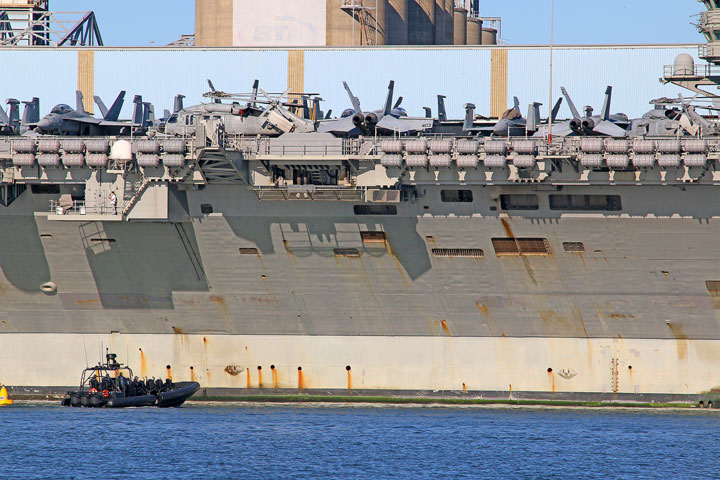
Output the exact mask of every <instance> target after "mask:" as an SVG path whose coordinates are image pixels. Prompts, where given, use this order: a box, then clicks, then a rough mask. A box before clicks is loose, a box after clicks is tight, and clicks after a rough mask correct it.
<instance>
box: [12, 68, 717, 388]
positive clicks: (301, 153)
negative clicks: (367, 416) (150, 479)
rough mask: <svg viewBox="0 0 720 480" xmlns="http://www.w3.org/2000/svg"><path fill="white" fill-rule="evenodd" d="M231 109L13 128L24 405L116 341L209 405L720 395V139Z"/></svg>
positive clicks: (149, 372)
mask: <svg viewBox="0 0 720 480" xmlns="http://www.w3.org/2000/svg"><path fill="white" fill-rule="evenodd" d="M676 67H678V68H676V69H675V70H673V71H672V72H671V73H672V74H677V75H676V76H679V77H682V80H689V79H690V80H692V79H693V78H695V77H693V75H695V69H694V67H693V70H692V72H693V75H690V74H688V72H687V71H686V67H687V65H685V64H682V65H679V66H677V65H676ZM671 76H672V75H671ZM690 77H692V78H690ZM675 80H677V78H676V79H675ZM216 123H217V122H216V121H215V120H213V119H209V120H208V122H206V123H203V122H199V124H198V126H197V128H196V130H195V134H194V135H192V136H176V137H164V136H161V135H158V136H155V137H140V138H134V137H133V138H121V137H93V138H89V137H52V136H39V137H22V136H15V137H12V136H8V137H2V138H0V174H1V178H2V183H0V203H1V204H2V206H0V225H2V228H0V245H2V247H1V248H0V380H2V382H3V383H4V384H6V385H12V389H13V391H14V393H15V394H22V393H25V394H30V393H47V394H51V393H61V392H63V391H65V390H66V389H67V388H68V387H69V386H71V385H73V384H74V383H75V381H76V378H75V373H76V372H77V369H78V366H81V365H83V364H88V363H90V364H92V363H94V360H95V358H96V357H97V356H98V355H102V354H103V353H104V349H109V350H110V351H112V352H116V353H117V355H118V358H119V359H121V360H122V361H123V363H126V364H128V365H130V366H132V368H133V369H134V370H135V371H136V372H139V375H140V376H143V377H145V376H153V375H159V374H164V372H165V371H166V370H167V371H168V375H171V376H172V378H173V379H174V380H177V381H184V380H188V381H197V382H199V383H200V384H201V385H202V387H203V389H204V390H203V391H204V392H205V394H207V395H240V394H245V393H268V394H272V393H276V392H277V393H287V392H302V393H320V392H322V393H326V392H331V393H337V394H373V395H374V394H392V395H421V396H432V395H467V396H475V397H477V396H481V397H485V398H551V399H629V400H643V401H696V400H699V399H700V398H704V397H708V396H712V392H714V391H715V390H716V389H717V388H718V385H720V366H719V365H720V362H718V360H720V273H719V272H720V270H719V268H718V267H720V246H719V245H718V243H717V238H718V235H719V234H720V223H719V221H718V216H719V215H720V210H719V207H718V205H716V202H715V200H716V199H720V194H719V193H718V192H720V190H716V189H715V187H716V186H718V185H719V184H720V167H719V164H718V160H719V159H720V139H719V138H717V137H712V136H710V137H703V136H702V135H700V134H698V135H696V136H683V137H667V136H664V137H652V136H640V137H635V138H609V137H608V138H606V137H581V136H567V137H552V139H549V140H548V139H546V138H532V137H530V138H526V137H511V138H500V139H498V138H489V137H473V136H453V135H441V134H436V135H434V134H426V135H418V136H414V137H387V138H381V137H373V136H365V137H359V138H336V137H334V136H332V135H329V134H316V133H296V134H290V135H283V136H280V137H276V138H269V137H254V136H253V137H247V136H242V135H229V134H223V133H222V130H221V129H218V128H217V125H216ZM206 127H207V128H206ZM113 196H115V198H116V199H117V200H114V199H112V198H113Z"/></svg>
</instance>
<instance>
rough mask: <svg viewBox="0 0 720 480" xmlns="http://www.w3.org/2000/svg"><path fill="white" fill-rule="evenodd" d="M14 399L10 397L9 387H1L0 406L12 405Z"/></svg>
mask: <svg viewBox="0 0 720 480" xmlns="http://www.w3.org/2000/svg"><path fill="white" fill-rule="evenodd" d="M12 404H13V401H12V400H10V398H8V393H7V388H5V386H3V387H2V388H0V407H1V406H3V405H12Z"/></svg>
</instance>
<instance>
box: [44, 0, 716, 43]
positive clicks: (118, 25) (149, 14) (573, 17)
mask: <svg viewBox="0 0 720 480" xmlns="http://www.w3.org/2000/svg"><path fill="white" fill-rule="evenodd" d="M288 1H292V0H288ZM318 1H319V0H318ZM549 6H550V0H514V1H508V0H481V2H480V9H481V14H482V15H484V16H493V17H495V16H498V17H502V18H503V37H504V39H505V40H506V41H507V43H510V44H514V45H532V44H546V43H548V41H549V31H550V29H549V18H550V15H549ZM51 8H52V9H53V10H55V11H87V10H94V11H95V13H96V15H97V17H98V22H99V24H100V29H101V33H102V35H103V40H104V41H105V45H108V46H125V45H132V46H147V45H165V44H167V43H169V42H171V41H173V40H175V39H177V38H178V37H180V35H181V34H187V33H193V32H194V29H195V26H194V15H195V13H194V12H195V0H144V1H139V0H51ZM700 11H702V5H701V4H700V3H698V2H696V1H694V0H657V1H651V0H596V1H587V0H555V43H557V44H606V43H701V42H703V39H702V37H701V36H700V34H698V33H697V30H696V29H695V27H694V26H692V25H690V22H691V20H692V19H691V18H690V16H691V15H695V14H697V13H699V12H700Z"/></svg>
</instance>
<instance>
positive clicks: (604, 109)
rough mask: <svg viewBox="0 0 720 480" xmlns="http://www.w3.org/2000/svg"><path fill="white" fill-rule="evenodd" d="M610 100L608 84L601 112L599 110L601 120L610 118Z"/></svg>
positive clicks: (610, 90)
mask: <svg viewBox="0 0 720 480" xmlns="http://www.w3.org/2000/svg"><path fill="white" fill-rule="evenodd" d="M611 100H612V87H611V86H610V85H608V87H607V88H606V89H605V102H604V103H603V107H602V112H600V115H601V116H602V119H603V120H608V119H609V118H610V101H611Z"/></svg>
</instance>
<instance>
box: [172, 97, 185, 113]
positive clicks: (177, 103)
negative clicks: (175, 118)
mask: <svg viewBox="0 0 720 480" xmlns="http://www.w3.org/2000/svg"><path fill="white" fill-rule="evenodd" d="M183 98H185V95H181V94H179V93H178V94H177V95H175V100H174V101H173V111H172V113H177V112H179V111H180V110H182V109H183V108H185V106H184V105H183Z"/></svg>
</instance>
